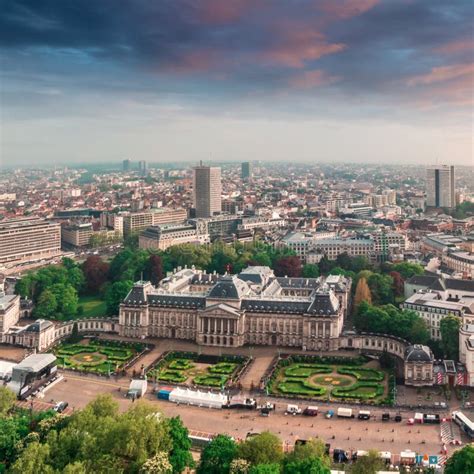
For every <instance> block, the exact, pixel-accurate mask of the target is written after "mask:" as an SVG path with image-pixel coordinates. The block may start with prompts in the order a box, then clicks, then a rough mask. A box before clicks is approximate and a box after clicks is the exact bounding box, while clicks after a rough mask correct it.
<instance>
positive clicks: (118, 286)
mask: <svg viewBox="0 0 474 474" xmlns="http://www.w3.org/2000/svg"><path fill="white" fill-rule="evenodd" d="M132 287H133V282H132V281H130V280H126V281H116V282H115V283H112V285H110V286H109V287H108V288H107V290H106V292H105V304H106V308H107V314H108V315H109V316H114V315H117V314H118V312H119V306H120V303H121V302H122V301H123V300H124V298H125V297H126V296H127V295H128V292H129V291H130V290H131V289H132Z"/></svg>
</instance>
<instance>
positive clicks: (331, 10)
mask: <svg viewBox="0 0 474 474" xmlns="http://www.w3.org/2000/svg"><path fill="white" fill-rule="evenodd" d="M378 3H379V0H324V1H321V2H317V3H316V5H317V8H319V9H320V10H321V11H323V12H324V13H327V14H329V15H330V16H331V17H335V18H351V17H353V16H357V15H361V14H362V13H364V12H366V11H367V10H370V9H371V8H373V7H374V6H375V5H377V4H378Z"/></svg>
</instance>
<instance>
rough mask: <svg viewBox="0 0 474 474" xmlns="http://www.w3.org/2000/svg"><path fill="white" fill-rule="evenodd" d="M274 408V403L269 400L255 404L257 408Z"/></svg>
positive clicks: (270, 409)
mask: <svg viewBox="0 0 474 474" xmlns="http://www.w3.org/2000/svg"><path fill="white" fill-rule="evenodd" d="M274 409H275V405H274V404H273V403H270V402H263V403H262V404H261V405H257V410H260V411H261V410H268V411H272V410H274Z"/></svg>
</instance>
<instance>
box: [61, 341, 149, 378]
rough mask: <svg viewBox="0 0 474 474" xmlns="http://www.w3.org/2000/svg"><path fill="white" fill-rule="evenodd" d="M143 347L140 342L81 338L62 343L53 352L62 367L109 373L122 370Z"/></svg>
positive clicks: (101, 373)
mask: <svg viewBox="0 0 474 474" xmlns="http://www.w3.org/2000/svg"><path fill="white" fill-rule="evenodd" d="M144 349H145V345H144V344H141V343H127V342H119V341H110V340H98V339H82V340H81V341H80V342H78V343H74V344H72V343H62V344H60V345H59V346H57V347H56V348H55V349H54V351H53V352H54V354H55V355H56V357H57V363H58V366H59V367H61V368H63V369H70V370H78V371H82V372H91V373H95V374H99V375H110V374H114V373H117V372H119V371H120V370H122V369H123V368H124V367H125V365H126V364H127V363H128V362H130V361H132V360H133V359H134V358H135V357H136V356H138V355H139V354H140V353H142V352H143V351H144Z"/></svg>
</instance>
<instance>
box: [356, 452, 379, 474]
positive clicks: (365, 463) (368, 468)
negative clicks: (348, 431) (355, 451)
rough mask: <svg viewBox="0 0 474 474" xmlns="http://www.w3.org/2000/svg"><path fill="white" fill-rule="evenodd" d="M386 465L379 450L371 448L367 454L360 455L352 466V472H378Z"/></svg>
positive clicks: (361, 473)
mask: <svg viewBox="0 0 474 474" xmlns="http://www.w3.org/2000/svg"><path fill="white" fill-rule="evenodd" d="M384 467H385V463H384V461H383V459H381V457H380V454H379V452H378V451H376V450H374V449H371V450H369V451H368V453H367V454H366V455H365V456H360V457H359V458H358V459H357V461H356V462H355V463H354V464H352V465H351V466H350V469H349V472H350V473H351V474H377V472H379V471H382V470H383V468H384Z"/></svg>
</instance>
